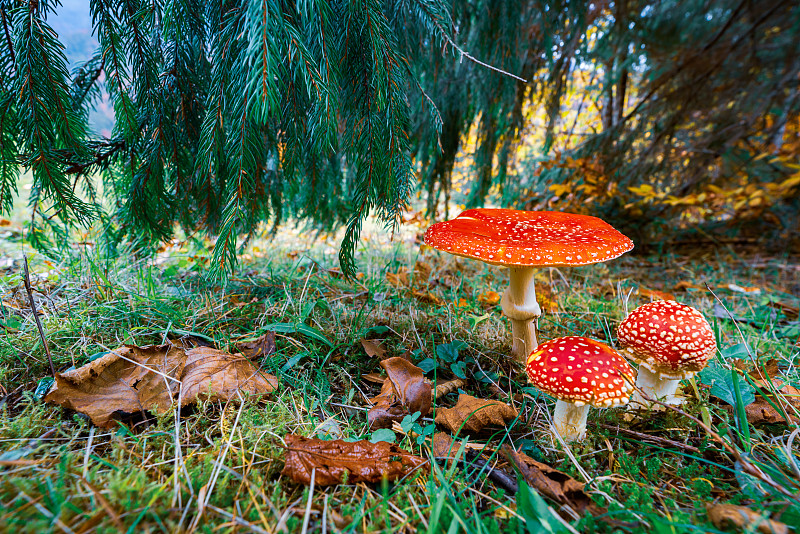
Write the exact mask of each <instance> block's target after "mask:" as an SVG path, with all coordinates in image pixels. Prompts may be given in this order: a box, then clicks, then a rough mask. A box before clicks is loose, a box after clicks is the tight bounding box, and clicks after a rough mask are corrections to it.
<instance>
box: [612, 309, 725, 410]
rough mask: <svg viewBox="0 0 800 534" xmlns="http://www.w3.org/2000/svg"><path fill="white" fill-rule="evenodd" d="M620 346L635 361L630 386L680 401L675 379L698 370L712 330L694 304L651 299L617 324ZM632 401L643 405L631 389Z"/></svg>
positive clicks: (711, 348)
mask: <svg viewBox="0 0 800 534" xmlns="http://www.w3.org/2000/svg"><path fill="white" fill-rule="evenodd" d="M617 339H618V341H619V344H620V346H621V347H622V348H623V349H624V350H625V351H626V352H627V353H628V354H629V355H630V356H631V358H632V359H633V360H635V361H637V362H638V363H639V375H638V377H637V378H636V386H637V388H638V389H639V390H641V391H642V392H643V393H644V394H645V395H647V396H649V397H650V398H652V399H656V400H660V401H661V402H664V403H667V404H680V403H681V400H682V399H681V398H680V397H678V396H677V395H676V392H677V391H678V384H680V381H681V379H683V378H689V377H691V376H693V375H694V374H695V373H697V372H698V371H700V370H702V369H703V368H704V367H705V366H706V364H707V363H708V360H709V359H710V358H711V356H713V355H714V353H715V352H716V350H717V342H716V340H715V339H714V332H713V330H711V325H709V324H708V321H706V319H705V317H703V314H702V313H700V312H699V311H698V310H696V309H694V308H692V307H691V306H687V305H686V304H681V303H679V302H675V301H672V300H657V301H655V302H650V303H648V304H644V305H642V306H639V307H638V308H636V309H635V310H633V311H632V312H631V313H630V314H629V315H628V316H627V317H626V318H625V320H624V321H622V323H621V324H620V325H619V327H618V328H617ZM632 404H633V405H639V406H649V404H651V403H648V402H647V401H646V400H645V398H644V397H643V396H642V395H641V394H640V393H639V391H638V390H637V391H636V393H634V397H633V400H632Z"/></svg>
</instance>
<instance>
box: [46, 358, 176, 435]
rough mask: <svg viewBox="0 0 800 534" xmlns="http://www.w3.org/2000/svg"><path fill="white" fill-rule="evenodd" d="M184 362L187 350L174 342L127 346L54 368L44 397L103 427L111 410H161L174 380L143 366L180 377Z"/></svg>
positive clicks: (166, 404) (173, 388) (171, 393)
mask: <svg viewBox="0 0 800 534" xmlns="http://www.w3.org/2000/svg"><path fill="white" fill-rule="evenodd" d="M128 360H132V361H128ZM134 362H135V363H134ZM185 364H186V353H185V352H184V350H183V349H181V348H178V347H176V346H174V345H162V346H152V347H134V346H127V345H126V346H124V347H121V348H119V349H116V350H115V351H112V352H109V353H108V354H106V355H104V356H101V357H100V358H98V359H96V360H94V361H91V362H89V363H87V364H86V365H84V366H82V367H79V368H77V369H74V370H72V371H67V372H66V373H56V377H55V382H54V384H53V387H52V388H51V389H50V391H49V392H48V393H47V395H46V396H45V398H44V400H45V401H46V402H52V403H55V404H60V405H61V406H64V407H65V408H69V409H71V410H75V411H76V412H81V413H84V414H86V415H88V416H89V418H90V419H91V420H92V423H94V424H95V425H97V426H99V427H107V426H110V425H111V421H112V418H113V417H114V414H115V413H116V412H120V413H124V414H132V413H137V412H141V411H143V410H155V411H157V412H164V411H165V410H167V409H168V408H169V407H170V406H172V400H173V398H174V397H175V396H176V395H177V394H178V389H179V388H178V383H177V382H176V381H174V380H170V379H168V378H164V377H163V376H161V375H159V374H157V373H154V372H152V371H150V370H148V369H147V368H150V369H154V370H156V371H158V372H160V373H162V374H164V375H167V376H169V377H171V378H173V379H180V376H181V375H182V374H183V368H184V365H185Z"/></svg>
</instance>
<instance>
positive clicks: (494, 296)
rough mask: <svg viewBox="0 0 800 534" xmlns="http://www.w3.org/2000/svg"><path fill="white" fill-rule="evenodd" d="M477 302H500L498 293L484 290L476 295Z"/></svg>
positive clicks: (492, 304) (487, 304) (491, 303)
mask: <svg viewBox="0 0 800 534" xmlns="http://www.w3.org/2000/svg"><path fill="white" fill-rule="evenodd" d="M478 302H480V303H481V304H483V305H485V306H494V305H495V304H497V303H498V302H500V293H498V292H496V291H484V292H483V293H481V294H479V295H478Z"/></svg>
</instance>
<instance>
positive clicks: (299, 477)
mask: <svg viewBox="0 0 800 534" xmlns="http://www.w3.org/2000/svg"><path fill="white" fill-rule="evenodd" d="M285 441H286V465H285V466H284V468H283V471H281V474H282V475H285V476H288V477H289V478H291V479H292V481H294V482H295V483H297V484H306V485H309V484H311V472H312V470H314V471H315V474H314V484H315V485H317V486H332V485H334V484H342V483H345V482H346V483H347V484H356V483H358V482H368V483H373V484H374V483H376V482H380V481H381V480H382V479H383V478H386V479H387V480H397V479H398V478H400V477H403V476H406V475H407V474H409V473H410V472H411V471H414V470H415V469H417V468H418V467H420V466H422V465H423V464H425V463H426V461H425V460H423V459H422V458H420V457H418V456H414V455H413V454H410V453H408V452H406V451H404V450H403V449H401V448H400V447H398V446H397V445H395V444H394V443H388V442H386V441H379V442H378V443H370V442H369V441H367V440H361V441H354V442H352V443H348V442H346V441H342V440H339V439H337V440H333V441H323V440H320V439H314V438H304V437H302V436H297V435H294V434H290V435H288V436H286V438H285Z"/></svg>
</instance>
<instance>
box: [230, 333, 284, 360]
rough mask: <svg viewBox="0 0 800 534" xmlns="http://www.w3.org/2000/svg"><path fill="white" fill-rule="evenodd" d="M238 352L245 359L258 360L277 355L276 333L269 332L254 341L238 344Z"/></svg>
mask: <svg viewBox="0 0 800 534" xmlns="http://www.w3.org/2000/svg"><path fill="white" fill-rule="evenodd" d="M236 350H237V351H239V352H241V353H242V354H243V355H244V357H245V358H248V359H250V360H258V359H260V358H265V357H267V356H271V355H273V354H275V332H273V331H271V330H270V331H269V332H267V333H266V334H264V335H261V336H259V337H257V338H256V339H254V340H253V341H242V342H239V343H237V344H236Z"/></svg>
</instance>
